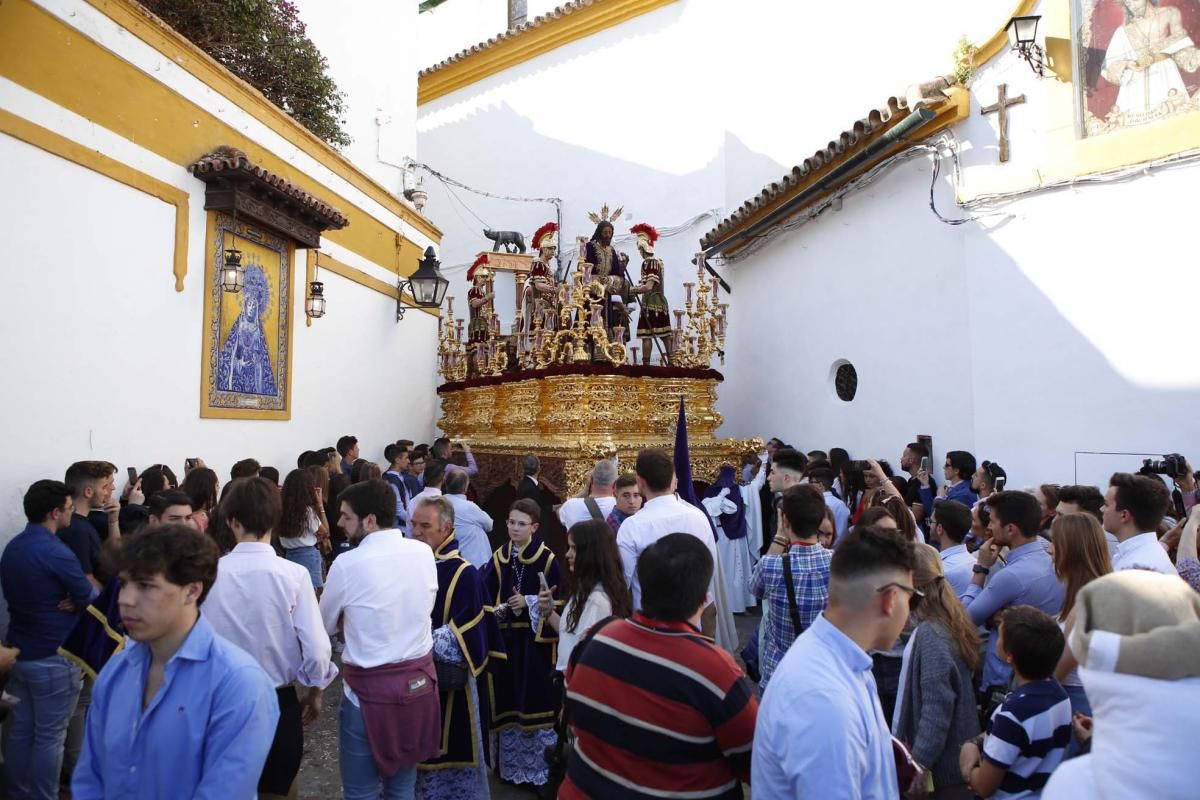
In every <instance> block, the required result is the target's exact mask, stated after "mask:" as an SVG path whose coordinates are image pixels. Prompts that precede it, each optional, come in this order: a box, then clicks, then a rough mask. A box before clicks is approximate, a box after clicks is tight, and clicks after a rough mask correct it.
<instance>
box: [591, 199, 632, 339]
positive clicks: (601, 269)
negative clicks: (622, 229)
mask: <svg viewBox="0 0 1200 800" xmlns="http://www.w3.org/2000/svg"><path fill="white" fill-rule="evenodd" d="M612 239H613V225H612V223H611V222H608V221H607V220H601V221H600V222H598V223H597V224H596V231H595V233H593V234H592V238H591V239H590V240H589V241H588V242H587V244H586V245H585V247H584V250H583V252H582V253H580V256H581V257H582V263H581V264H580V267H581V268H582V266H583V264H590V265H591V266H592V278H593V279H595V280H598V281H599V282H600V284H601V285H602V286H604V294H605V298H606V299H605V303H604V306H605V319H604V325H605V327H606V328H608V331H609V337H610V338H611V337H612V330H613V327H614V326H616V325H620V326H623V327H624V328H625V332H624V334H623V338H626V339H627V338H628V336H629V324H628V320H627V319H626V314H625V313H624V303H614V302H612V301H611V300H610V299H608V298H611V297H613V296H620V297H621V298H622V299H623V300H624V299H627V298H629V297H630V294H629V278H628V276H627V275H626V273H625V265H626V264H628V263H629V256H627V255H625V254H624V253H619V252H617V249H616V248H615V247H613V246H612Z"/></svg>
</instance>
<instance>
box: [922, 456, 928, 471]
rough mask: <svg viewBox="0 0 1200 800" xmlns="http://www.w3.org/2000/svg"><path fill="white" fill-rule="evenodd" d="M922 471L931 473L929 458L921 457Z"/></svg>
mask: <svg viewBox="0 0 1200 800" xmlns="http://www.w3.org/2000/svg"><path fill="white" fill-rule="evenodd" d="M921 469H923V470H925V471H926V472H929V456H921Z"/></svg>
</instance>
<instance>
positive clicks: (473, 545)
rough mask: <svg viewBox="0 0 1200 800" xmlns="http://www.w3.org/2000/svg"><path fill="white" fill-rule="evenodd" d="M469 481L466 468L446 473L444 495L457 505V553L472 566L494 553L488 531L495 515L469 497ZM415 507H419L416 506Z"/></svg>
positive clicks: (451, 504)
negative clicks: (492, 515) (491, 515)
mask: <svg viewBox="0 0 1200 800" xmlns="http://www.w3.org/2000/svg"><path fill="white" fill-rule="evenodd" d="M470 481H471V479H470V478H469V477H468V476H467V472H466V470H461V469H456V470H454V471H453V472H451V473H449V474H447V475H446V481H445V483H444V484H443V486H442V488H443V489H445V492H444V493H443V494H442V497H443V498H444V499H445V500H446V502H448V503H450V507H451V508H453V509H454V538H455V539H456V540H457V541H458V554H459V555H460V556H462V557H463V558H464V559H466V561H467V563H469V564H470V565H471V566H473V567H475V568H476V569H483V565H484V564H486V563H488V561H489V560H490V559H491V557H492V545H491V542H490V541H489V540H488V534H489V533H491V532H492V518H491V517H489V516H488V514H487V512H486V511H484V510H483V509H482V508H480V507H479V506H477V505H476V504H475V503H472V502H471V501H470V500H468V499H467V497H466V493H467V486H468V484H469V483H470ZM413 510H414V511H415V510H416V507H415V506H414V507H413Z"/></svg>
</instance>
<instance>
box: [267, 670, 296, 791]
mask: <svg viewBox="0 0 1200 800" xmlns="http://www.w3.org/2000/svg"><path fill="white" fill-rule="evenodd" d="M275 696H276V698H277V699H278V700H279V724H277V725H276V726H275V739H274V741H272V742H271V752H269V753H267V763H266V764H264V765H263V771H262V775H261V776H260V777H259V779H258V791H260V792H262V793H264V794H278V795H286V794H287V793H288V791H290V790H291V788H292V782H293V781H295V780H296V776H297V775H298V774H299V773H300V759H301V758H302V757H303V756H304V723H303V721H302V717H301V711H302V709H301V706H300V700H299V698H297V697H296V690H295V688H293V687H292V686H281V687H279V688H278V689H276V690H275Z"/></svg>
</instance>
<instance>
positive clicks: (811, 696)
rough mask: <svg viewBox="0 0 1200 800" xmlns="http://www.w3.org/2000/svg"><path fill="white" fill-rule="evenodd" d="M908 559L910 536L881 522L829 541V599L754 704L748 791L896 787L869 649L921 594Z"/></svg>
mask: <svg viewBox="0 0 1200 800" xmlns="http://www.w3.org/2000/svg"><path fill="white" fill-rule="evenodd" d="M914 566H915V558H914V556H913V547H912V545H911V544H910V543H908V542H906V541H905V540H904V538H903V537H902V536H901V535H900V534H899V532H897V531H891V530H887V529H883V528H865V529H863V530H855V531H854V532H853V533H850V534H849V535H848V536H847V537H846V539H845V540H844V541H843V542H842V543H841V545H840V546H839V547H838V548H837V549H836V550H834V553H833V561H832V562H831V564H830V570H829V605H828V606H827V607H826V609H825V611H824V613H822V614H821V615H820V616H819V617H817V619H816V621H815V622H813V624H812V625H811V626H809V628H808V630H806V631H805V632H804V633H803V634H801V635H800V637H799V638H797V639H796V641H795V642H794V643H793V644H792V646H791V648H790V649H789V650H788V651H787V655H785V656H784V657H783V660H782V661H781V662H780V663H779V666H778V667H777V668H776V670H775V674H774V675H773V676H772V677H771V683H770V685H768V686H767V691H766V692H765V693H764V694H763V699H762V703H761V705H760V706H759V711H758V719H757V723H756V725H755V729H754V751H753V753H752V756H751V785H752V786H753V787H754V797H755V798H756V800H784V798H788V799H789V800H790V798H815V797H819V798H850V797H853V798H859V800H892V798H895V797H896V796H897V795H898V794H899V792H898V791H897V777H896V761H895V757H894V755H893V753H892V737H891V732H890V731H889V730H888V724H887V720H886V719H885V718H884V716H883V709H882V707H881V706H880V704H879V692H878V688H877V687H876V684H875V678H874V675H873V674H872V672H871V656H870V655H869V654H870V653H871V652H876V651H885V652H886V651H888V650H890V649H892V647H893V645H894V644H895V642H896V638H897V637H898V636H899V635H900V632H901V631H902V630H904V625H905V623H907V622H908V619H909V615H910V612H911V605H912V602H913V598H914V597H917V596H919V592H918V591H917V590H916V589H915V588H914V587H913V577H912V571H913V567H914ZM922 783H923V782H922ZM903 788H904V789H907V788H909V787H908V786H904V787H903Z"/></svg>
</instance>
